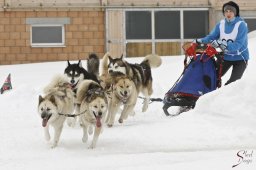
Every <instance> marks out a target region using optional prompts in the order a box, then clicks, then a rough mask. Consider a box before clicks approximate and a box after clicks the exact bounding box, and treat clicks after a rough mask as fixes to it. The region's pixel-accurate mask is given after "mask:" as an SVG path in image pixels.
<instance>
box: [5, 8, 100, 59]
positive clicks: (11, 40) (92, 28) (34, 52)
mask: <svg viewBox="0 0 256 170" xmlns="http://www.w3.org/2000/svg"><path fill="white" fill-rule="evenodd" d="M35 17H38V18H40V17H49V18H50V17H68V18H70V24H68V25H65V38H66V40H65V42H66V47H51V48H49V47H44V48H33V47H31V45H30V25H27V24H26V18H35ZM104 29H105V28H104V12H103V11H100V10H91V11H2V12H0V64H18V63H32V62H45V61H60V60H67V59H69V60H78V59H85V58H86V57H87V56H88V54H89V53H92V52H95V53H96V54H98V55H99V56H103V54H104V51H105V49H104V48H105V45H104V44H105V42H104V41H105V40H104Z"/></svg>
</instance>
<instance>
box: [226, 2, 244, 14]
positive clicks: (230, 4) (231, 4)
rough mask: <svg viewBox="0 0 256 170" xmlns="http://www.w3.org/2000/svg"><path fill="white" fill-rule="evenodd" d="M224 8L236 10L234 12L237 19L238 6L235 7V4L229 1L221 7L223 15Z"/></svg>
mask: <svg viewBox="0 0 256 170" xmlns="http://www.w3.org/2000/svg"><path fill="white" fill-rule="evenodd" d="M226 6H231V7H234V8H235V9H236V12H235V16H236V17H239V16H240V15H239V6H238V5H237V3H235V2H233V1H229V2H227V3H225V4H224V5H223V6H222V12H223V14H224V12H225V7H226Z"/></svg>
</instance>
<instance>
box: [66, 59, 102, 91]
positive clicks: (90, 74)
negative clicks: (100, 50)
mask: <svg viewBox="0 0 256 170" xmlns="http://www.w3.org/2000/svg"><path fill="white" fill-rule="evenodd" d="M67 64H68V65H67V67H66V68H65V71H64V74H65V75H66V77H67V78H68V80H69V83H70V84H71V86H72V88H73V90H74V91H76V90H77V87H78V85H79V83H81V81H83V80H85V79H89V80H94V81H96V82H99V80H98V75H99V58H98V56H97V55H96V54H90V55H89V58H88V60H87V70H88V71H87V70H86V69H84V68H83V66H82V63H81V60H79V61H78V63H74V64H70V62H69V61H67Z"/></svg>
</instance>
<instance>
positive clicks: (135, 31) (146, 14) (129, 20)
mask: <svg viewBox="0 0 256 170" xmlns="http://www.w3.org/2000/svg"><path fill="white" fill-rule="evenodd" d="M125 16H126V39H151V12H150V11H127V12H126V15H125Z"/></svg>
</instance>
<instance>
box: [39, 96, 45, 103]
mask: <svg viewBox="0 0 256 170" xmlns="http://www.w3.org/2000/svg"><path fill="white" fill-rule="evenodd" d="M42 101H44V98H43V97H42V96H41V95H39V104H40V103H41V102H42Z"/></svg>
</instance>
